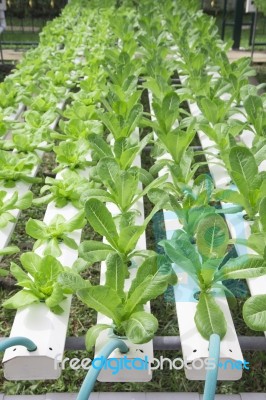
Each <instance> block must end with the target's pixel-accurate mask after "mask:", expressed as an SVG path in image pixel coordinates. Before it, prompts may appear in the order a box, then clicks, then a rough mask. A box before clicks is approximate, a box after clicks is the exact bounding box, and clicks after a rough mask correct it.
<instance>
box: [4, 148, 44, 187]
mask: <svg viewBox="0 0 266 400" xmlns="http://www.w3.org/2000/svg"><path fill="white" fill-rule="evenodd" d="M0 165H1V170H0V181H3V185H4V187H14V186H15V184H16V181H20V180H21V181H24V182H29V183H36V182H40V181H41V178H35V177H32V176H30V174H31V172H32V169H33V167H34V166H35V165H36V156H35V155H34V154H32V153H30V154H28V155H25V154H23V153H10V152H9V151H4V150H0Z"/></svg>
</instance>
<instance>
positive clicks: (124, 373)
mask: <svg viewBox="0 0 266 400" xmlns="http://www.w3.org/2000/svg"><path fill="white" fill-rule="evenodd" d="M132 135H134V137H136V138H138V137H139V136H138V131H137V130H136V131H135V132H133V134H132ZM140 163H141V161H140V156H137V157H136V160H135V162H134V165H135V166H140ZM106 205H107V207H108V209H109V211H110V212H111V213H112V215H113V216H115V215H117V214H119V213H120V211H119V209H118V208H117V207H116V205H114V204H112V203H107V204H106ZM134 209H137V210H138V211H139V212H140V215H138V216H137V217H136V225H142V224H143V220H144V218H143V215H144V206H143V199H140V200H138V201H137V202H136V203H135V204H134ZM136 249H138V250H143V249H146V237H145V232H144V233H143V234H142V235H141V237H140V238H139V241H138V243H137V246H136ZM134 261H135V262H136V267H134V268H130V278H129V279H126V282H125V290H128V289H129V287H130V284H131V281H132V280H133V279H134V276H135V274H136V271H137V266H138V265H140V262H141V259H135V260H134ZM105 272H106V264H105V262H102V263H101V277H100V284H101V285H103V284H104V282H105ZM145 311H147V312H150V303H147V304H146V305H145ZM111 322H112V321H111V320H110V318H107V317H106V316H104V315H102V314H100V313H98V315H97V323H98V324H110V323H111ZM109 335H110V331H108V330H105V331H103V332H101V334H100V335H99V337H98V339H97V341H96V346H95V358H96V357H97V355H98V353H99V352H100V351H101V349H102V347H103V346H104V345H105V344H106V343H107V342H108V341H109V340H110V336H109ZM124 341H125V343H126V344H127V345H128V347H129V352H128V353H127V354H126V357H127V359H128V360H129V362H130V365H132V363H133V362H136V368H134V369H130V370H128V369H125V368H124V369H120V370H119V372H118V373H117V374H113V371H112V370H111V369H110V368H108V369H102V370H101V372H100V374H99V377H98V381H100V382H148V381H150V380H151V379H152V372H151V371H149V368H148V366H147V369H144V370H143V368H142V369H137V368H138V366H140V360H139V361H138V360H136V359H141V360H142V362H143V363H144V362H145V360H149V362H151V360H152V359H153V357H154V356H153V342H152V341H150V342H148V343H144V344H137V345H136V344H134V343H131V342H130V341H129V340H124ZM124 356H125V354H121V353H120V351H119V350H115V351H113V352H112V354H110V357H109V358H116V359H121V358H123V357H124ZM134 359H135V361H134ZM142 365H143V364H142Z"/></svg>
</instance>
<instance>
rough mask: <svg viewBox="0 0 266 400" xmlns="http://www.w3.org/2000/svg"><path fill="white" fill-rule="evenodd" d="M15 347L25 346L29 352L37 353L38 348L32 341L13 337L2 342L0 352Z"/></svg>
mask: <svg viewBox="0 0 266 400" xmlns="http://www.w3.org/2000/svg"><path fill="white" fill-rule="evenodd" d="M13 346H24V347H26V348H27V350H28V351H35V350H36V349H37V346H36V344H35V343H33V342H32V341H31V340H30V339H27V338H25V337H20V336H18V337H11V338H8V339H3V340H1V341H0V352H2V351H5V350H6V349H8V348H9V347H13Z"/></svg>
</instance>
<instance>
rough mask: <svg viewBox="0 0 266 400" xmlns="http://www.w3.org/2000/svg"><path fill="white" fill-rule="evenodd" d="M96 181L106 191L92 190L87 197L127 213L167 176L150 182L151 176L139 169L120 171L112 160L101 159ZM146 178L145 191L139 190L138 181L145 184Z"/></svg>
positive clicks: (107, 158) (131, 168)
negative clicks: (115, 206) (114, 205)
mask: <svg viewBox="0 0 266 400" xmlns="http://www.w3.org/2000/svg"><path fill="white" fill-rule="evenodd" d="M96 172H97V180H98V181H99V182H101V183H102V184H104V186H105V188H107V189H108V191H106V189H94V190H93V189H92V190H91V191H90V193H89V197H93V198H95V199H99V200H102V201H104V202H111V203H114V204H116V205H117V207H118V208H119V209H120V211H121V212H123V213H124V212H127V211H129V210H130V209H131V208H134V205H135V203H136V202H137V201H138V200H139V199H141V198H142V197H143V196H145V195H146V194H147V193H148V192H149V191H150V190H151V189H154V188H156V187H159V186H160V185H161V184H162V183H163V182H165V181H166V179H167V175H165V176H163V177H160V178H157V179H154V180H152V176H151V175H149V174H148V173H147V172H146V171H145V170H143V169H142V168H139V167H130V168H128V169H127V170H125V171H124V170H121V169H120V168H119V165H118V164H117V162H116V161H115V160H114V158H110V157H104V158H102V159H101V160H100V161H99V162H98V164H97V168H96ZM147 176H148V179H149V181H151V182H150V183H148V185H147V186H146V187H145V189H139V183H140V181H143V182H144V183H145V184H147Z"/></svg>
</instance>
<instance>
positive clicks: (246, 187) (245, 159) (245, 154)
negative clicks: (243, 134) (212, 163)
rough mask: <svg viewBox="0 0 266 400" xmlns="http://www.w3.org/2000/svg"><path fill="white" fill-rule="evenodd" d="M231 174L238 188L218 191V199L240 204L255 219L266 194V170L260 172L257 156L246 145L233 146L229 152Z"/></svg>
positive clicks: (250, 217)
mask: <svg viewBox="0 0 266 400" xmlns="http://www.w3.org/2000/svg"><path fill="white" fill-rule="evenodd" d="M229 163H230V171H229V173H230V175H231V177H232V179H233V182H234V183H235V185H236V186H237V189H238V192H237V191H236V190H232V189H227V190H222V191H218V192H217V194H216V197H217V199H219V200H221V201H225V202H229V203H234V204H239V205H241V206H242V207H243V209H244V210H245V211H246V213H247V217H248V218H249V219H254V218H255V216H256V214H257V212H258V209H259V204H260V201H261V200H262V198H263V197H264V196H265V194H266V180H265V172H259V169H258V165H257V162H256V159H255V156H254V155H253V154H252V152H251V150H249V149H248V148H246V147H241V146H235V147H232V149H231V150H230V153H229Z"/></svg>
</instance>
